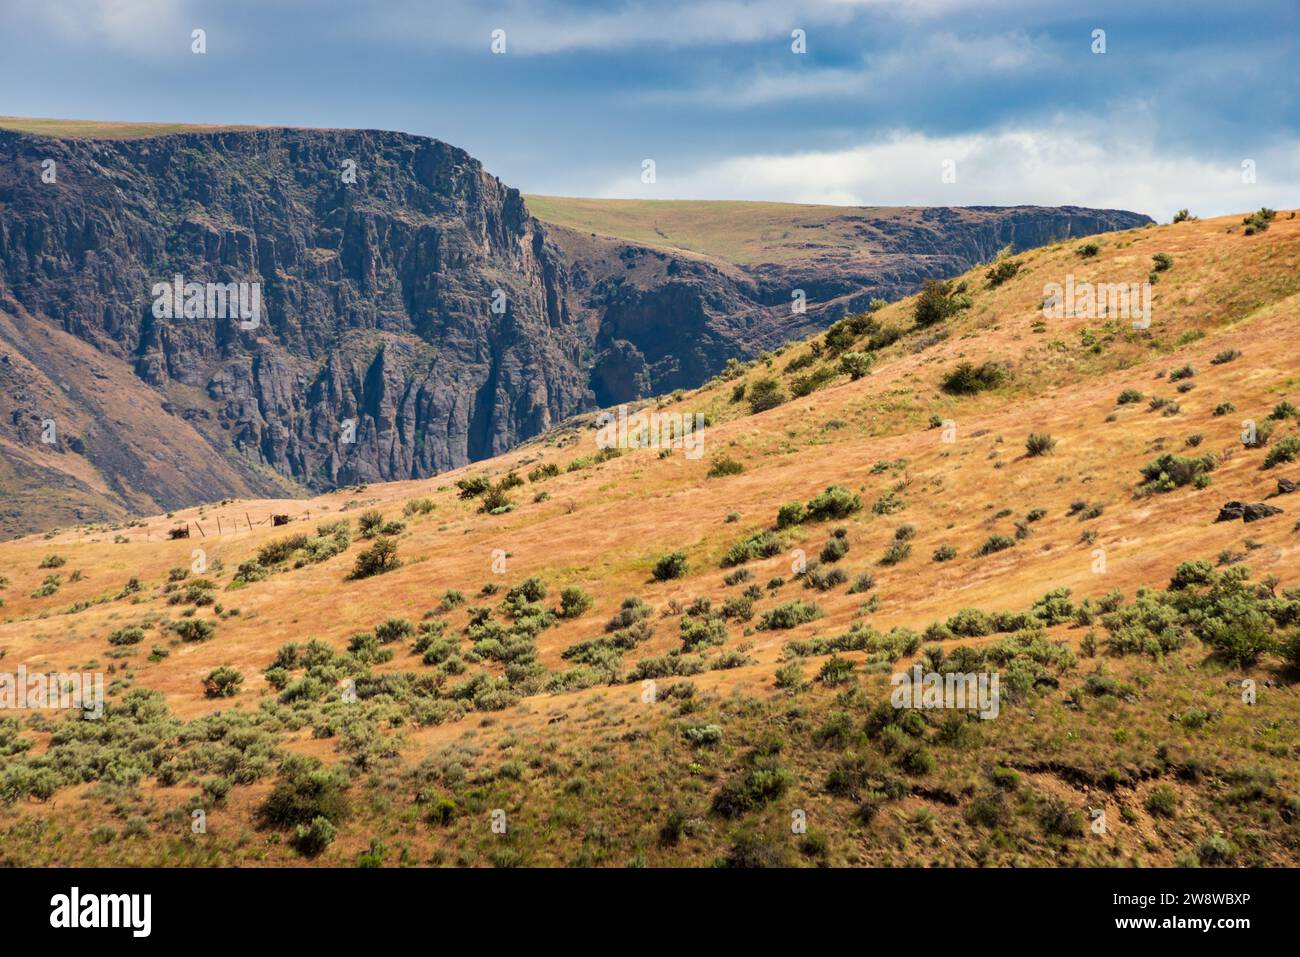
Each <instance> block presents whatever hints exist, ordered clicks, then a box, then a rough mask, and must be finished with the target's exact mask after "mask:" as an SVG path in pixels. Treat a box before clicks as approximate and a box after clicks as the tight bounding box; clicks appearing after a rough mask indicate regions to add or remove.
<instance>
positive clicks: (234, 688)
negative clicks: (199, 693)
mask: <svg viewBox="0 0 1300 957" xmlns="http://www.w3.org/2000/svg"><path fill="white" fill-rule="evenodd" d="M243 683H244V676H243V675H241V674H240V673H239V672H238V671H236V670H235V669H234V668H231V667H230V666H228V665H222V666H221V667H220V668H213V669H212V670H211V671H209V672H208V675H207V677H206V678H204V679H203V694H204V695H205V696H206V697H209V698H233V697H234V696H235V694H236V693H237V692H238V691H239V686H240V685H241V684H243Z"/></svg>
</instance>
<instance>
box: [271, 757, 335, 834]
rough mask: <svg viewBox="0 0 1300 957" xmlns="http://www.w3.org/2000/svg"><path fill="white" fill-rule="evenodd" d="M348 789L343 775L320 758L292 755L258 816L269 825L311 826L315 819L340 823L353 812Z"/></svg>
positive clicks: (282, 768)
mask: <svg viewBox="0 0 1300 957" xmlns="http://www.w3.org/2000/svg"><path fill="white" fill-rule="evenodd" d="M345 788H346V780H345V779H344V778H343V776H342V775H341V774H340V773H339V772H337V771H333V770H330V769H327V768H326V767H325V766H324V765H323V764H322V763H321V761H320V760H319V759H318V758H314V757H308V756H302V755H290V756H289V757H286V758H285V759H284V761H283V762H282V763H281V765H280V775H279V778H278V779H277V781H276V784H275V787H273V788H272V789H271V793H270V794H269V795H267V797H266V800H265V801H263V802H262V804H261V805H260V807H259V808H258V817H259V819H260V820H261V822H262V823H263V824H264V825H266V826H270V827H292V826H294V825H298V824H307V825H309V824H311V823H312V822H313V821H314V820H315V819H316V818H324V819H325V820H327V821H329V822H330V823H332V824H337V823H339V822H341V821H343V820H345V819H346V818H347V817H348V815H349V813H350V808H349V806H348V800H347V795H346V794H345V793H344V789H345Z"/></svg>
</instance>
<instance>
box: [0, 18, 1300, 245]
mask: <svg viewBox="0 0 1300 957" xmlns="http://www.w3.org/2000/svg"><path fill="white" fill-rule="evenodd" d="M194 30H203V31H204V37H205V41H206V50H207V52H206V53H203V54H196V53H194V52H192V46H193V40H192V36H193V31H194ZM494 31H504V33H503V34H497V35H496V36H497V38H498V39H497V47H498V49H500V48H501V46H502V42H503V43H504V51H503V52H494V51H493V38H494ZM795 31H802V33H801V34H798V35H796V34H795ZM1097 31H1103V33H1101V34H1099V33H1097ZM797 36H801V37H802V46H803V49H804V52H796V48H797V47H798V46H799V45H800V44H799V42H798V40H797V38H796V37H797ZM1103 44H1104V46H1103ZM1103 49H1104V52H1102V50H1103ZM1297 53H1300V0H1230V2H1223V0H1218V2H1201V0H1177V2H1165V0H1148V2H1140V0H1139V2H1134V0H1122V2H1120V0H1105V2H1097V3H1086V2H1077V3H1076V2H1069V3H1066V2H1058V0H981V2H973V0H894V2H886V0H809V2H792V0H700V2H694V3H678V2H676V0H627V2H612V0H611V2H599V3H598V2H576V0H527V2H513V0H510V2H494V0H423V2H418V0H390V2H378V0H376V2H367V0H315V2H308V0H217V2H210V0H0V114H7V115H19V116H54V117H64V118H76V119H104V120H136V121H174V122H194V123H250V124H268V125H286V126H324V127H364V128H380V129H397V130H404V131H407V132H410V133H418V134H422V135H427V136H434V137H437V138H438V139H441V140H445V141H446V142H449V143H452V144H455V145H456V146H460V147H462V148H464V149H466V150H468V151H469V152H470V153H471V154H473V155H474V156H475V157H477V158H478V159H480V160H481V161H482V162H483V163H484V165H485V166H486V167H487V168H488V169H489V170H490V171H491V172H492V173H494V174H496V175H497V176H499V177H500V178H501V179H502V180H504V181H505V182H506V183H508V184H510V185H512V186H515V187H518V188H519V189H521V190H523V191H524V192H529V193H548V194H556V195H569V196H599V197H630V198H659V199H757V200H774V201H787V202H800V203H832V204H837V205H1015V204H1021V203H1036V204H1044V205H1060V204H1077V205H1082V206H1099V207H1114V208H1124V209H1132V210H1137V211H1140V212H1145V213H1148V214H1149V215H1151V216H1153V217H1155V218H1156V219H1157V220H1158V221H1162V222H1164V221H1168V220H1169V218H1170V217H1171V216H1172V215H1173V213H1174V212H1175V211H1176V210H1178V209H1180V208H1184V207H1186V208H1189V209H1190V210H1191V211H1192V213H1193V214H1196V215H1200V216H1213V215H1222V214H1228V213H1237V212H1246V211H1249V210H1253V209H1257V208H1259V207H1260V206H1265V205H1267V206H1273V207H1281V208H1289V207H1294V206H1295V205H1297V203H1300V57H1298V56H1297ZM645 160H653V161H654V174H655V175H654V179H653V182H646V181H644V180H645V177H644V176H643V169H644V168H645V165H644V164H645Z"/></svg>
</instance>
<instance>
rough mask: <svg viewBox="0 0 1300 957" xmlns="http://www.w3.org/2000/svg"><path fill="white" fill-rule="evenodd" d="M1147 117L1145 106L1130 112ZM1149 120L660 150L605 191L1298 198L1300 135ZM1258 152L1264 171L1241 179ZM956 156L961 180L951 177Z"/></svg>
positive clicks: (825, 199) (848, 197)
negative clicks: (682, 162)
mask: <svg viewBox="0 0 1300 957" xmlns="http://www.w3.org/2000/svg"><path fill="white" fill-rule="evenodd" d="M1128 115H1129V116H1130V117H1133V118H1136V117H1140V116H1141V110H1140V109H1136V110H1134V111H1132V112H1131V113H1130V114H1128ZM1142 133H1143V131H1142V129H1141V128H1140V127H1139V128H1134V127H1132V126H1125V125H1124V124H1122V123H1118V122H1110V121H1106V122H1103V121H1098V120H1090V121H1089V122H1086V123H1082V122H1079V121H1073V122H1067V121H1064V120H1058V121H1056V122H1055V123H1054V124H1052V125H1051V126H1050V127H1048V128H1047V129H1033V130H1031V129H1009V130H1005V131H1000V132H991V133H979V134H972V135H968V136H947V137H932V136H926V135H924V134H921V133H916V132H911V131H898V132H895V133H892V134H890V135H888V136H886V137H883V138H880V139H876V140H873V141H871V142H868V143H863V144H861V145H857V146H853V147H850V148H845V149H839V150H821V151H814V150H809V151H801V152H790V153H769V154H756V155H747V156H733V157H729V158H726V159H722V160H719V161H717V162H713V163H709V164H705V165H700V166H697V167H693V168H690V169H681V170H679V169H675V168H674V166H673V163H672V161H671V159H670V158H668V157H656V161H657V182H655V183H653V184H643V183H641V182H640V179H639V176H638V172H639V171H638V170H635V169H634V170H630V171H629V173H628V175H626V176H619V177H617V178H615V179H613V180H611V181H609V182H607V183H605V184H604V186H603V187H602V188H600V189H599V190H598V192H597V195H600V196H607V197H614V196H618V197H632V198H645V199H655V198H657V199H669V198H672V199H752V200H770V201H776V202H794V203H828V204H833V205H853V206H902V205H908V206H913V205H915V206H1013V205H1021V204H1034V205H1045V206H1061V205H1076V206H1094V207H1108V208H1118V209H1131V210H1135V211H1137V212H1144V213H1147V214H1149V215H1150V216H1152V217H1154V218H1156V219H1157V220H1167V219H1168V218H1169V217H1170V216H1171V215H1172V214H1173V213H1174V211H1176V210H1177V209H1180V208H1182V207H1188V208H1190V209H1191V210H1192V212H1193V213H1196V214H1197V215H1201V216H1214V215H1223V214H1227V213H1235V212H1246V211H1249V210H1252V209H1257V208H1259V207H1260V206H1265V205H1267V206H1274V207H1284V208H1285V207H1287V206H1288V205H1290V203H1291V202H1293V201H1294V197H1295V196H1296V195H1297V194H1300V141H1297V140H1292V141H1290V142H1289V143H1283V144H1281V145H1276V144H1275V145H1273V146H1272V147H1270V148H1268V149H1266V150H1264V151H1261V152H1260V153H1258V154H1254V155H1252V154H1251V153H1250V152H1249V151H1247V152H1244V153H1243V155H1242V157H1241V158H1240V159H1237V158H1234V159H1218V158H1213V159H1212V158H1208V157H1198V156H1191V155H1175V154H1173V153H1161V152H1158V151H1157V150H1156V149H1154V148H1153V145H1152V144H1150V143H1145V142H1144V137H1143V135H1142ZM1247 158H1249V159H1254V160H1255V162H1256V167H1257V174H1258V181H1257V182H1256V183H1254V184H1246V183H1243V182H1242V176H1241V166H1240V163H1241V160H1242V159H1247ZM945 160H952V161H953V162H954V163H955V164H956V175H957V178H956V182H955V183H945V182H943V181H942V175H941V174H942V171H943V164H944V161H945Z"/></svg>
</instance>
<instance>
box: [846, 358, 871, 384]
mask: <svg viewBox="0 0 1300 957" xmlns="http://www.w3.org/2000/svg"><path fill="white" fill-rule="evenodd" d="M874 361H875V360H874V359H873V358H872V356H871V354H870V353H869V352H846V353H845V354H844V355H843V356H841V357H840V372H842V373H844V374H846V375H847V376H848V377H849V378H850V379H851V380H852V381H854V382H857V381H858V380H859V379H861V378H862V377H863V376H865V375H867V374H868V373H870V372H871V366H872V364H873V363H874Z"/></svg>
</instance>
